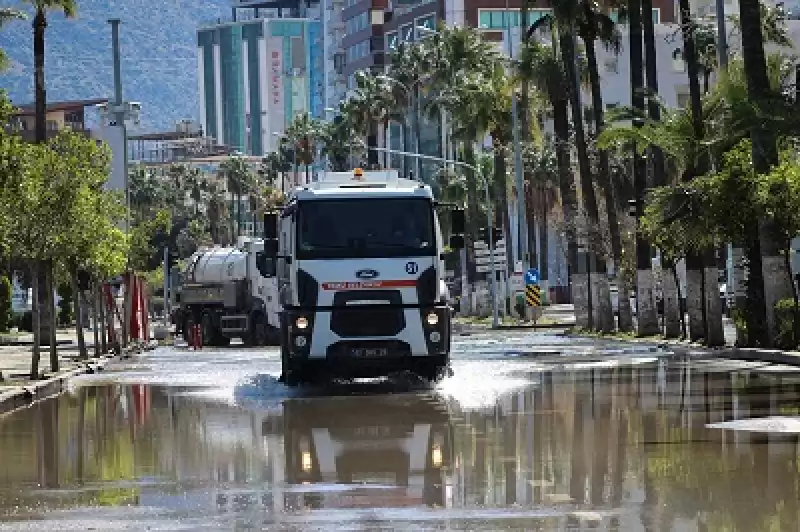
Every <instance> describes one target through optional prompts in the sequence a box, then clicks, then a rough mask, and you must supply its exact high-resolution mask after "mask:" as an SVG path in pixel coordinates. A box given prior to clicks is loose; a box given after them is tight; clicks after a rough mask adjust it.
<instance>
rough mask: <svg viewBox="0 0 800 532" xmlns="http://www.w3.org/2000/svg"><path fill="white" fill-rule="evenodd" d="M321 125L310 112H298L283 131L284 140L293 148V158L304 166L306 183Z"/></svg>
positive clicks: (309, 180)
mask: <svg viewBox="0 0 800 532" xmlns="http://www.w3.org/2000/svg"><path fill="white" fill-rule="evenodd" d="M321 127H322V125H321V123H320V122H319V121H317V120H316V119H314V118H312V117H311V115H310V114H308V113H299V114H297V115H295V117H294V119H293V120H292V122H291V123H290V124H289V126H288V127H287V128H286V131H285V132H284V134H285V135H286V136H285V139H286V141H287V142H288V143H289V144H290V145H291V146H292V148H293V149H294V152H295V160H296V161H297V162H299V163H302V164H303V165H304V166H305V169H306V183H310V182H311V179H310V177H309V171H308V169H309V166H310V165H311V164H313V163H314V159H315V155H316V146H317V143H318V141H319V138H320V132H321Z"/></svg>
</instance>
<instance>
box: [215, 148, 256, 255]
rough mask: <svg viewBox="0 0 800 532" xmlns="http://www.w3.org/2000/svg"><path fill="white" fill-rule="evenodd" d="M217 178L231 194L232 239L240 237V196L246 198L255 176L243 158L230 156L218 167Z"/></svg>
mask: <svg viewBox="0 0 800 532" xmlns="http://www.w3.org/2000/svg"><path fill="white" fill-rule="evenodd" d="M218 172H219V176H220V178H222V180H223V182H224V183H225V184H226V188H227V191H228V192H229V193H230V194H231V203H232V205H235V210H232V211H231V225H232V226H233V224H234V223H235V229H233V227H232V228H231V234H232V235H233V238H234V239H235V238H236V237H238V236H240V235H241V230H242V196H248V195H249V193H250V191H251V190H252V188H253V184H254V183H255V176H254V174H253V171H252V170H251V169H250V166H249V165H248V164H247V161H246V160H245V159H244V158H243V157H238V156H231V157H229V158H228V159H226V160H225V161H223V162H222V163H221V164H220V165H219V170H218Z"/></svg>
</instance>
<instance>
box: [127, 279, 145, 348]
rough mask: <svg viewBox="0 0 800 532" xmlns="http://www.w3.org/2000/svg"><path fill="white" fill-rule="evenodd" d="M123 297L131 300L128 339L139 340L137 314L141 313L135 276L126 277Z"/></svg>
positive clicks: (137, 281)
mask: <svg viewBox="0 0 800 532" xmlns="http://www.w3.org/2000/svg"><path fill="white" fill-rule="evenodd" d="M126 281H127V282H126V284H125V295H126V296H127V297H129V298H130V300H131V323H130V339H131V340H139V339H140V338H141V335H140V334H139V323H140V322H139V312H141V305H140V304H139V303H140V298H141V295H140V294H139V279H138V278H137V277H136V275H134V274H132V273H129V274H127V275H126Z"/></svg>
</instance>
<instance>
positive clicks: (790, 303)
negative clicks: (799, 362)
mask: <svg viewBox="0 0 800 532" xmlns="http://www.w3.org/2000/svg"><path fill="white" fill-rule="evenodd" d="M794 311H795V305H794V300H793V299H781V300H780V301H778V302H777V303H776V304H775V324H776V325H777V328H778V336H777V337H776V339H775V343H776V345H777V347H778V348H780V349H795V348H796V347H797V339H796V338H795V330H794Z"/></svg>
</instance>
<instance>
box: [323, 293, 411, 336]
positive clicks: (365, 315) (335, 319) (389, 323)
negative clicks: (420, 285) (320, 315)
mask: <svg viewBox="0 0 800 532" xmlns="http://www.w3.org/2000/svg"><path fill="white" fill-rule="evenodd" d="M359 301H380V302H381V303H382V304H377V305H368V304H366V305H365V304H361V305H359V304H358V302H359ZM402 302H403V297H402V295H401V294H400V292H398V291H396V290H359V291H342V292H339V293H337V294H336V295H335V296H334V298H333V310H332V311H331V330H332V331H333V332H334V333H336V334H337V335H339V336H342V337H345V338H348V337H350V338H358V337H364V336H394V335H396V334H398V333H399V332H400V331H402V330H403V329H405V327H406V318H405V314H404V312H403V308H402V307H401V306H400V305H401V304H402Z"/></svg>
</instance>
